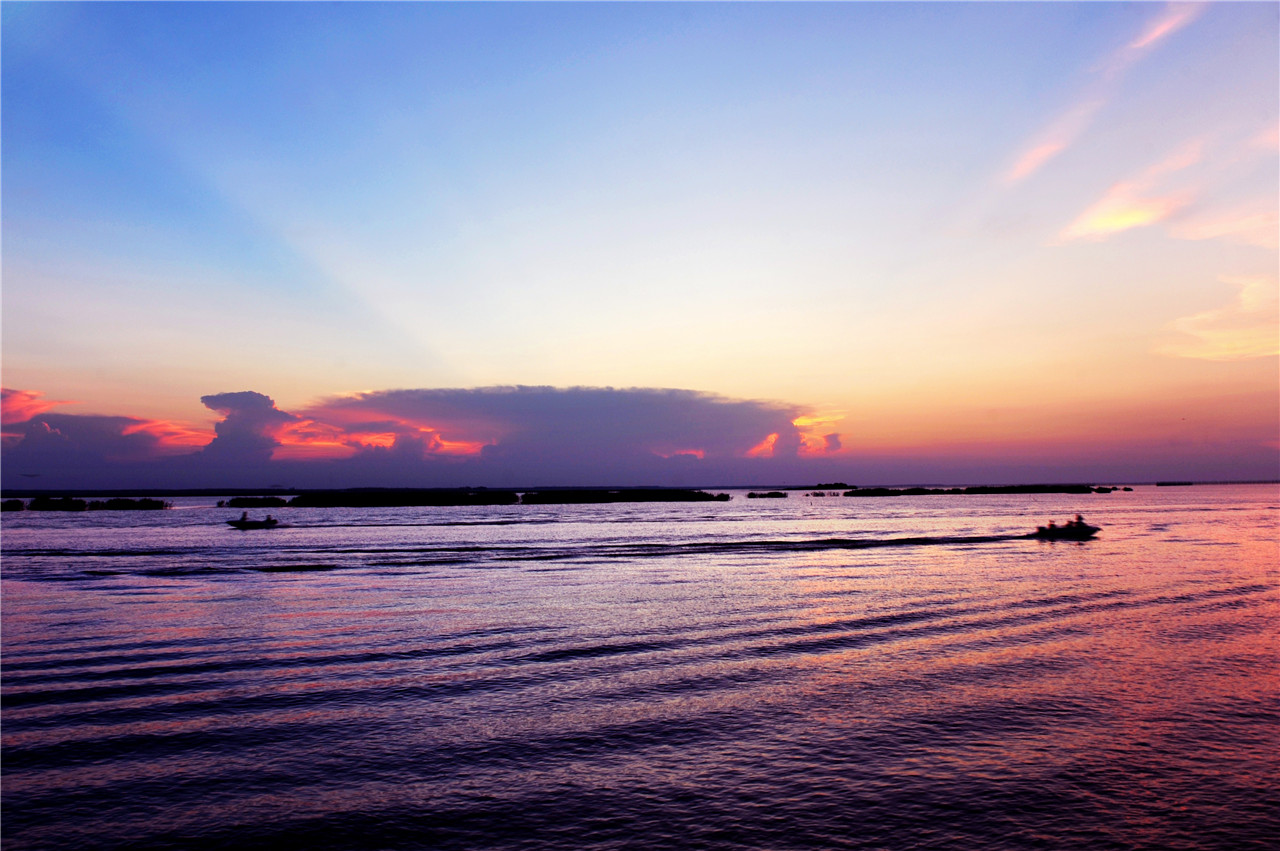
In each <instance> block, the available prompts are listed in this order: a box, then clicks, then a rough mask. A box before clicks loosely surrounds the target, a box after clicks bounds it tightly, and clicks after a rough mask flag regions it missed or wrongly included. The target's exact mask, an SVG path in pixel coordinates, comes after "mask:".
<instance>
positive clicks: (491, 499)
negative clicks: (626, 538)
mask: <svg viewBox="0 0 1280 851" xmlns="http://www.w3.org/2000/svg"><path fill="white" fill-rule="evenodd" d="M834 486H836V487H838V488H845V487H848V485H845V484H843V483H835V485H834ZM819 487H832V485H819ZM1121 489H1123V490H1132V488H1129V487H1124V488H1121V487H1113V486H1100V485H1087V484H1056V485H973V486H969V487H956V488H924V487H908V488H883V487H870V488H859V487H853V488H850V489H849V490H844V491H840V490H837V491H835V492H824V491H821V490H817V491H814V492H812V493H808V494H806V495H808V496H836V495H837V493H839V494H840V495H842V496H846V497H896V496H969V495H991V494H1090V493H1102V494H1105V493H1111V492H1112V491H1116V490H1121ZM790 490H804V489H803V488H794V489H793V488H787V489H786V490H781V491H770V492H767V493H755V492H752V493H749V494H747V496H748V497H773V498H785V497H786V496H787V495H788V491H790ZM53 493H57V494H58V496H57V497H54V496H53ZM133 493H137V492H133ZM148 493H160V492H148ZM234 493H237V494H239V495H237V496H232V497H231V498H230V499H227V500H225V501H219V503H218V504H219V505H220V506H223V507H228V508H285V507H292V508H413V507H442V506H482V505H521V504H522V505H598V504H607V503H628V502H726V501H728V500H729V499H730V498H731V497H730V495H729V494H727V493H709V492H707V491H704V490H693V489H689V488H663V487H653V488H539V489H515V488H350V489H346V490H306V491H278V490H273V489H264V490H259V491H237V492H234ZM109 494H111V495H117V498H116V499H112V500H108V502H107V503H86V501H85V499H84V498H85V497H91V496H106V495H109ZM118 494H119V492H110V491H108V492H94V491H76V492H66V491H59V492H49V491H26V492H22V491H15V492H11V493H10V494H5V497H6V498H5V499H4V501H3V503H0V507H3V509H4V510H5V511H21V510H24V509H25V510H33V511H41V510H43V511H84V510H86V509H88V510H93V509H98V508H111V509H118V510H127V509H155V508H161V507H168V504H167V503H159V502H157V501H155V500H149V499H140V500H128V499H122V498H119V497H118ZM163 495H165V496H171V497H172V496H187V495H189V496H220V495H227V491H200V492H190V491H181V492H178V491H173V492H165V493H164V494H163ZM23 496H30V497H34V498H33V499H31V502H30V503H24V502H23V501H22V499H21V498H11V497H23Z"/></svg>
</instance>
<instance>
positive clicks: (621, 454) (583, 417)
mask: <svg viewBox="0 0 1280 851" xmlns="http://www.w3.org/2000/svg"><path fill="white" fill-rule="evenodd" d="M201 401H202V402H203V403H204V404H205V406H206V407H208V408H210V409H211V410H213V411H216V412H218V413H219V414H221V415H222V419H221V420H220V421H219V422H218V423H217V424H216V426H215V436H214V437H213V439H212V440H211V441H210V442H209V443H208V444H207V445H205V446H203V447H188V448H186V449H185V450H183V449H181V448H180V449H178V450H175V449H174V448H173V447H172V446H167V445H166V444H165V443H164V440H163V439H162V437H160V436H157V434H156V433H155V430H148V429H147V425H148V424H147V421H144V420H138V419H135V418H130V417H108V416H93V415H76V414H60V413H49V412H43V413H36V414H35V415H34V416H31V417H30V418H29V419H25V420H24V421H21V422H16V423H12V422H11V423H8V424H6V426H5V434H6V439H5V453H4V462H3V468H2V470H0V477H2V480H3V486H4V487H5V488H66V487H73V488H84V489H88V488H204V487H213V488H219V487H228V488H233V487H234V488H265V487H272V486H284V487H298V488H316V487H364V486H380V487H453V486H474V485H484V486H490V487H533V486H548V485H699V484H735V483H743V484H750V483H755V482H757V481H775V480H776V481H782V480H789V479H792V478H797V480H807V479H808V478H811V477H812V475H816V473H817V471H818V470H820V469H825V468H826V467H829V466H830V463H829V461H828V462H827V463H825V464H823V463H820V462H821V461H822V459H815V458H803V457H801V456H800V455H799V454H798V453H799V451H800V449H801V435H800V433H799V431H798V430H797V429H796V427H795V426H794V425H792V420H793V419H795V418H796V417H797V416H799V415H801V414H802V413H804V409H803V408H800V407H797V406H793V405H787V404H782V403H774V402H763V401H753V400H735V399H727V398H724V397H720V396H715V395H712V394H708V393H700V392H695V391H687V390H658V389H612V388H570V389H557V388H550V387H498V388H481V389H457V390H447V389H445V390H441V389H435V390H393V391H381V392H376V393H366V394H361V395H358V396H353V397H338V398H333V399H327V400H322V401H320V402H318V403H316V404H314V405H312V406H311V407H310V408H308V409H306V410H302V411H297V412H287V411H281V410H280V409H278V408H277V407H276V405H275V403H274V402H273V401H272V400H271V399H270V398H269V397H267V396H265V395H263V394H261V393H256V392H252V391H242V392H235V393H219V394H215V395H210V396H204V397H202V399H201ZM773 434H776V435H777V438H776V440H775V441H774V443H773V446H772V457H757V458H750V457H745V455H746V453H747V452H748V451H750V450H751V449H752V448H753V447H756V446H757V445H758V444H760V443H761V441H764V440H765V439H766V438H768V436H769V435H773ZM824 437H825V438H826V439H827V440H826V445H827V446H828V447H835V446H838V445H839V437H838V436H836V435H827V436H824ZM326 446H327V447H328V448H329V449H328V451H329V454H332V452H333V451H335V448H336V451H339V452H345V454H346V455H347V457H341V458H325V457H316V456H317V455H323V454H325V451H326V450H325V447H326ZM309 456H310V457H309Z"/></svg>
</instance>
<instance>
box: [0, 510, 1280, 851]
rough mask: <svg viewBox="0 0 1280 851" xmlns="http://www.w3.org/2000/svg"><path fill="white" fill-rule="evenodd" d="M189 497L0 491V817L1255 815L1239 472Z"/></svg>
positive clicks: (221, 838)
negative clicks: (622, 495)
mask: <svg viewBox="0 0 1280 851" xmlns="http://www.w3.org/2000/svg"><path fill="white" fill-rule="evenodd" d="M210 502H211V501H209V500H204V501H201V500H178V506H177V507H176V508H175V509H173V510H171V511H165V512H155V513H147V512H120V513H113V512H95V513H92V514H77V515H61V514H52V513H44V514H37V513H31V512H23V513H21V514H12V513H11V514H5V515H4V518H3V538H2V546H3V821H2V822H0V825H2V827H0V830H2V838H3V842H4V846H5V848H6V851H8V849H19V848H70V847H76V848H94V847H96V848H111V847H125V846H128V847H174V848H191V847H237V848H246V847H248V848H251V847H266V846H274V845H281V844H285V843H289V844H292V845H297V846H300V847H313V848H520V849H541V848H647V847H663V846H667V847H674V846H679V847H688V848H770V849H786V848H826V847H831V848H974V847H982V848H1010V849H1014V848H1017V849H1022V848H1090V849H1095V848H1231V849H1236V848H1276V847H1278V846H1277V843H1278V841H1280V840H1277V837H1280V791H1278V790H1280V758H1278V757H1277V753H1280V699H1278V693H1280V688H1278V686H1280V673H1278V672H1280V648H1278V644H1277V634H1278V631H1280V630H1278V627H1280V492H1278V490H1277V488H1276V487H1275V486H1223V487H1203V486H1197V487H1192V488H1154V487H1151V488H1138V489H1137V490H1136V491H1135V492H1133V493H1113V494H1109V495H1090V496H1083V497H1082V496H1046V497H1026V496H1015V497H1008V496H991V497H974V496H971V497H939V496H931V497H916V498H895V499H844V498H839V497H836V498H826V499H816V498H808V497H803V496H801V495H799V494H793V495H792V497H791V498H789V499H787V500H750V501H748V500H746V499H744V498H742V494H741V493H739V494H737V495H736V496H735V498H734V500H733V501H731V502H728V503H711V504H680V505H615V506H572V507H560V506H527V507H525V506H513V507H502V508H482V509H474V508H442V509H379V510H355V509H280V510H278V511H276V512H275V513H276V515H277V516H279V517H281V518H282V519H284V520H286V521H287V522H288V523H290V524H291V525H290V527H289V528H279V529H274V530H268V531H251V532H237V531H235V530H233V529H230V528H228V527H226V526H224V525H222V523H221V521H222V520H224V519H228V518H230V517H233V516H237V515H238V512H236V511H232V510H227V509H217V508H215V507H213V506H212V505H211V504H210ZM1077 511H1080V512H1083V513H1084V514H1085V516H1086V518H1087V519H1088V520H1090V521H1092V522H1095V523H1097V524H1100V525H1102V526H1103V527H1104V529H1103V531H1102V533H1101V536H1100V538H1099V539H1098V540H1096V541H1093V542H1089V543H1086V544H1069V543H1065V544H1064V543H1046V542H1035V541H1025V540H1008V541H995V542H983V543H974V542H971V543H964V542H961V543H948V544H933V545H901V546H890V547H875V548H866V549H863V548H857V547H856V546H855V545H854V544H852V543H850V542H853V541H857V542H868V541H883V540H886V539H892V538H901V537H919V536H951V537H954V536H991V535H1001V534H1007V533H1016V532H1024V531H1030V529H1031V528H1032V527H1033V526H1034V525H1035V524H1036V523H1038V522H1044V521H1045V520H1048V519H1050V518H1056V519H1058V520H1059V521H1061V520H1063V519H1065V518H1067V517H1069V516H1070V515H1072V514H1074V513H1076V512H1077ZM254 513H255V514H261V513H262V512H254ZM815 542H819V543H815Z"/></svg>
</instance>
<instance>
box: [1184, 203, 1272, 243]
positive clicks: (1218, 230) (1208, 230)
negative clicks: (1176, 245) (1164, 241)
mask: <svg viewBox="0 0 1280 851" xmlns="http://www.w3.org/2000/svg"><path fill="white" fill-rule="evenodd" d="M1169 234H1170V236H1173V237H1176V238H1177V239H1189V240H1202V239H1224V240H1226V241H1228V242H1234V243H1237V244H1239V245H1254V246H1257V247H1258V248H1269V249H1272V250H1275V249H1277V248H1280V215H1277V211H1276V205H1275V202H1274V201H1260V202H1255V203H1252V204H1248V205H1244V206H1240V207H1235V208H1231V209H1227V210H1209V211H1204V212H1200V213H1197V214H1195V215H1193V216H1189V217H1187V218H1183V219H1180V220H1179V221H1177V222H1173V223H1170V226H1169Z"/></svg>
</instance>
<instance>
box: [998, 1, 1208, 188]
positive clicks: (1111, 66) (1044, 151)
mask: <svg viewBox="0 0 1280 851" xmlns="http://www.w3.org/2000/svg"><path fill="white" fill-rule="evenodd" d="M1203 10H1204V7H1203V5H1201V4H1187V3H1175V4H1170V5H1168V6H1166V7H1165V8H1164V9H1163V10H1162V11H1161V13H1160V15H1159V17H1157V18H1155V19H1153V20H1152V21H1151V22H1150V23H1149V24H1148V25H1147V27H1146V28H1145V29H1144V30H1143V31H1142V32H1141V33H1140V34H1139V35H1138V36H1137V37H1136V38H1134V39H1133V40H1132V41H1130V42H1129V43H1127V44H1125V45H1124V46H1123V47H1121V48H1119V49H1118V50H1116V51H1114V52H1113V53H1112V54H1111V55H1109V56H1108V57H1107V58H1106V59H1105V60H1103V61H1102V62H1101V63H1099V64H1098V66H1097V67H1096V69H1095V70H1094V73H1093V76H1092V79H1091V80H1090V82H1089V85H1088V86H1087V87H1086V90H1085V91H1084V92H1083V93H1082V94H1081V95H1080V96H1079V97H1078V98H1076V100H1075V102H1074V103H1072V104H1071V105H1070V106H1068V107H1067V108H1066V109H1064V110H1063V111H1062V112H1061V113H1060V114H1059V115H1058V116H1057V117H1055V118H1054V119H1053V120H1051V121H1050V122H1049V123H1048V125H1047V126H1046V127H1045V129H1044V130H1042V131H1041V132H1040V133H1039V134H1037V135H1036V136H1035V138H1034V139H1032V141H1031V142H1030V143H1029V144H1028V145H1027V146H1026V147H1025V148H1024V149H1023V150H1022V152H1021V153H1019V154H1018V155H1017V156H1016V157H1015V158H1014V162H1013V165H1012V166H1011V167H1010V168H1009V169H1008V170H1007V171H1006V172H1005V173H1004V175H1003V182H1004V183H1005V184H1006V185H1012V184H1015V183H1019V182H1021V181H1023V180H1025V179H1027V178H1028V177H1030V176H1031V175H1033V174H1035V173H1036V172H1038V171H1039V170H1040V169H1041V168H1043V167H1044V166H1045V165H1046V164H1047V163H1048V162H1049V161H1050V160H1052V159H1054V158H1055V157H1057V156H1058V155H1059V154H1061V153H1062V152H1063V151H1065V150H1067V149H1068V148H1070V147H1071V145H1073V144H1074V143H1075V142H1076V140H1077V139H1079V138H1080V137H1081V136H1083V135H1084V133H1085V131H1087V130H1088V129H1089V127H1090V126H1092V124H1093V122H1094V119H1095V118H1096V117H1097V115H1098V113H1099V112H1100V111H1101V110H1102V108H1103V107H1104V106H1106V104H1107V102H1108V101H1109V100H1110V98H1111V90H1112V89H1113V88H1114V87H1115V85H1116V83H1117V82H1118V81H1119V79H1120V78H1121V77H1122V76H1123V74H1124V73H1125V72H1126V71H1127V70H1128V69H1129V68H1131V67H1132V66H1133V65H1134V64H1135V63H1137V62H1138V61H1139V60H1140V59H1142V58H1143V57H1144V56H1146V55H1147V54H1148V53H1150V52H1151V51H1152V50H1154V49H1155V48H1156V46H1157V45H1159V44H1160V43H1161V42H1162V41H1164V40H1165V39H1167V38H1168V37H1169V36H1171V35H1172V34H1173V33H1175V32H1177V31H1178V30H1180V29H1182V28H1183V27H1185V26H1186V25H1187V24H1189V23H1191V22H1192V21H1194V20H1195V19H1196V18H1197V17H1199V15H1200V13H1201V12H1202V11H1203Z"/></svg>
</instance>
